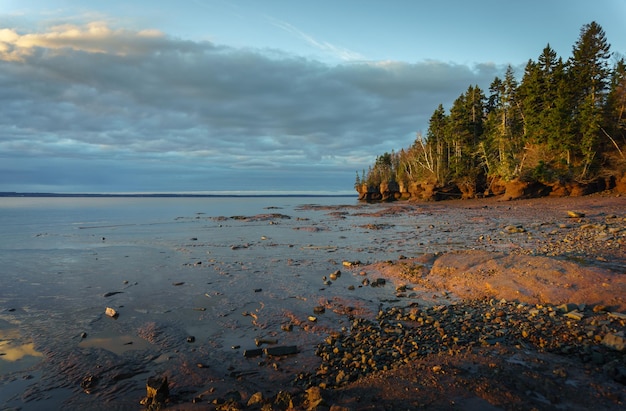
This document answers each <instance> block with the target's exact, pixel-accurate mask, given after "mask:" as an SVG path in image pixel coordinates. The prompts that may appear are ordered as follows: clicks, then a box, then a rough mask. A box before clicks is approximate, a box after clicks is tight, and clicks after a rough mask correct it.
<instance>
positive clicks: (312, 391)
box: [306, 387, 324, 409]
mask: <svg viewBox="0 0 626 411" xmlns="http://www.w3.org/2000/svg"><path fill="white" fill-rule="evenodd" d="M306 394H307V395H306V402H307V408H308V409H315V407H317V406H319V405H323V403H324V398H323V397H322V389H321V388H320V387H311V388H309V389H307V390H306Z"/></svg>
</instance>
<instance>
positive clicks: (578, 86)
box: [357, 22, 626, 196]
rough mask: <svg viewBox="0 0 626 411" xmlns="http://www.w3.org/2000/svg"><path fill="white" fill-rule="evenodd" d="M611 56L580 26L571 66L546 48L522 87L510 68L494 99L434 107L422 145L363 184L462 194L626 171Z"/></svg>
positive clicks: (624, 120) (625, 102)
mask: <svg viewBox="0 0 626 411" xmlns="http://www.w3.org/2000/svg"><path fill="white" fill-rule="evenodd" d="M609 49H610V46H609V44H608V43H607V41H606V38H605V34H604V31H603V30H602V28H601V27H600V26H599V25H598V24H597V23H595V22H592V23H590V24H587V25H585V26H583V27H582V28H581V31H580V37H579V39H578V41H577V42H576V44H575V45H574V46H573V53H572V56H571V57H570V58H569V59H568V60H567V62H564V61H563V59H562V58H560V57H558V56H557V54H556V52H555V51H554V50H553V49H552V48H551V47H550V45H549V44H548V45H547V46H546V47H545V48H544V49H543V50H542V52H541V54H540V55H539V57H538V60H537V61H533V60H529V61H528V63H527V64H526V67H525V70H524V74H523V77H522V80H521V82H520V83H518V82H517V80H516V78H515V75H514V72H513V69H512V67H510V66H509V67H507V70H506V73H505V75H504V78H502V79H501V78H498V77H496V78H495V79H494V81H493V82H492V83H491V85H490V88H489V92H490V94H489V97H488V98H486V97H485V95H484V94H483V92H482V90H480V88H479V87H478V86H470V87H468V89H467V90H466V92H465V93H463V94H461V95H460V96H459V97H458V98H457V99H456V100H455V101H454V103H453V104H452V107H451V108H450V110H449V112H448V114H446V112H445V111H444V108H443V106H442V105H441V104H440V105H439V106H438V107H437V109H436V110H435V112H434V113H433V115H432V116H431V118H430V120H429V125H428V131H427V134H426V137H425V138H424V137H422V136H421V135H419V134H418V136H417V138H416V140H415V142H414V143H413V145H412V146H411V147H409V148H408V149H406V150H404V149H402V150H401V151H400V152H399V153H395V152H393V151H392V152H391V154H389V153H384V154H383V155H381V156H379V157H377V158H376V163H375V164H374V166H373V167H372V166H371V167H370V169H369V171H368V173H367V175H365V174H364V175H363V177H362V178H361V179H360V182H361V184H363V183H364V182H367V184H370V185H376V184H380V183H381V182H383V181H385V182H391V181H394V180H395V181H396V182H401V183H403V184H406V183H409V182H411V181H422V182H426V181H428V182H429V183H432V182H434V183H435V184H437V186H438V187H439V188H443V187H447V186H449V185H450V184H455V185H456V186H457V187H458V188H459V189H460V190H461V191H462V193H463V195H464V196H466V195H468V194H469V195H471V193H472V192H474V193H475V192H476V191H475V190H474V191H473V189H472V187H471V186H472V185H474V188H475V189H480V188H481V187H479V186H478V185H477V184H478V183H479V182H480V184H484V183H486V182H489V181H497V180H511V179H515V178H523V179H526V178H530V179H532V180H535V181H541V182H544V183H548V184H550V183H552V182H555V181H557V180H563V179H565V180H569V179H574V178H578V179H583V180H584V179H589V178H593V177H598V176H601V174H600V171H601V170H602V169H601V167H607V165H608V166H609V167H611V164H612V165H613V167H614V166H615V165H621V167H622V168H623V169H625V170H626V158H625V153H626V63H625V62H624V59H621V60H619V61H617V62H616V64H615V66H614V67H613V69H612V70H611V69H609V65H608V58H609V57H610V56H611V54H610V53H609ZM605 169H606V168H605ZM484 177H487V178H488V179H489V180H487V181H485V180H484V179H483V178H484ZM605 178H606V177H605ZM358 181H359V178H358V175H357V182H358ZM605 181H609V180H606V179H605ZM489 184H490V186H491V182H489ZM482 188H487V187H486V186H484V185H483V186H482Z"/></svg>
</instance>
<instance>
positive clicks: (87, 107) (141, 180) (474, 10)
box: [0, 0, 626, 194]
mask: <svg viewBox="0 0 626 411" xmlns="http://www.w3.org/2000/svg"><path fill="white" fill-rule="evenodd" d="M592 21H596V22H597V23H598V24H600V26H601V27H602V28H603V29H604V31H605V33H606V37H607V40H608V42H609V44H611V51H613V52H614V53H616V54H617V55H618V56H624V55H626V24H625V22H626V1H623V0H596V1H593V2H591V1H588V0H525V1H506V0H497V1H496V0H484V1H483V0H477V1H474V2H469V1H466V0H432V1H425V0H424V1H422V0H385V1H382V0H381V1H372V0H341V1H340V0H316V1H308V0H307V1H299V0H290V1H287V0H265V1H262V0H254V1H253V0H233V1H226V0H171V1H166V0H133V1H127V0H97V1H96V0H0V191H17V192H58V193H81V192H82V193H164V192H176V193H188V192H193V193H206V192H219V193H244V192H245V193H247V192H257V193H267V192H297V193H326V194H343V193H351V192H353V185H354V182H355V178H356V174H357V173H358V174H361V172H362V170H367V168H368V167H369V166H370V165H372V164H373V162H374V161H375V159H376V156H378V155H380V154H383V153H385V152H391V151H392V150H395V151H399V150H400V149H402V148H407V147H409V146H410V145H411V144H412V143H413V142H414V140H415V138H416V136H417V135H418V133H421V134H426V131H427V129H428V119H429V118H430V116H431V115H432V113H433V112H434V110H435V109H436V108H437V106H438V105H439V104H443V106H444V108H445V109H446V110H448V109H449V108H450V106H451V104H452V102H453V101H454V100H455V99H456V98H457V97H458V96H459V95H461V94H463V93H464V92H465V91H466V90H467V88H468V87H469V86H470V85H478V86H479V87H481V88H482V89H483V90H485V91H487V90H488V88H489V84H490V83H491V82H492V81H493V79H494V78H495V77H496V76H498V77H503V76H504V72H505V70H506V68H507V66H508V65H510V66H511V67H513V69H514V70H515V73H516V76H517V78H518V79H521V76H522V75H523V70H524V66H525V64H526V63H527V62H528V61H529V60H530V59H532V60H537V58H538V57H539V55H540V54H541V51H542V50H543V49H544V47H545V46H546V45H548V44H549V45H550V46H551V47H552V49H554V50H555V51H556V52H557V54H558V55H559V56H560V57H562V58H563V59H564V60H566V59H567V58H569V57H570V56H571V52H572V47H573V46H574V45H575V43H576V41H577V40H578V38H579V35H580V30H581V28H582V27H583V25H585V24H588V23H591V22H592Z"/></svg>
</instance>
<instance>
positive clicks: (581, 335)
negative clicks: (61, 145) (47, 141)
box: [0, 193, 626, 410]
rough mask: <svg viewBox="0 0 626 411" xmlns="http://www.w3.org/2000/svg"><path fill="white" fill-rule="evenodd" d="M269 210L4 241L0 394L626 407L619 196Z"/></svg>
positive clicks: (44, 401) (65, 404)
mask: <svg viewBox="0 0 626 411" xmlns="http://www.w3.org/2000/svg"><path fill="white" fill-rule="evenodd" d="M194 207H195V206H194ZM272 210H273V211H274V210H275V208H273V207H272ZM273 211H272V212H269V213H268V212H264V213H263V214H258V215H253V216H246V215H241V216H235V217H223V216H213V215H205V214H193V215H186V214H185V215H182V216H181V217H180V218H176V219H175V220H174V221H168V222H167V223H165V224H145V225H138V226H135V225H127V226H114V227H108V226H104V227H100V226H98V227H93V228H79V229H78V230H72V231H68V232H61V233H56V232H55V231H50V232H47V233H45V235H36V236H34V238H33V239H29V241H34V242H36V244H37V245H38V247H41V246H39V244H42V245H47V244H48V243H53V242H54V243H56V242H58V241H66V242H68V244H74V243H77V244H81V246H82V247H84V249H83V248H76V246H75V245H72V247H74V248H71V249H64V248H60V249H58V250H54V251H50V252H48V251H46V253H44V254H43V256H44V257H47V256H50V257H51V258H46V259H42V258H39V259H24V258H20V255H21V254H20V253H14V252H13V253H12V252H7V256H9V257H11V259H7V263H11V264H13V265H14V266H15V269H14V270H11V271H10V272H8V273H7V275H8V279H7V283H6V286H7V292H6V294H5V297H4V299H3V300H2V304H3V306H6V307H5V308H4V309H3V311H1V313H2V318H3V321H4V322H2V323H0V326H1V327H0V331H2V330H4V331H3V332H4V334H2V335H5V338H6V339H7V342H6V344H4V345H2V346H1V347H0V349H1V352H2V353H4V354H5V355H4V357H7V358H8V357H10V356H11V355H13V354H15V353H17V350H18V349H19V350H21V351H19V353H20V354H19V355H21V356H22V358H23V359H22V360H20V362H8V361H5V362H4V363H6V364H9V365H10V366H13V367H15V370H14V371H12V370H3V372H4V374H3V375H1V376H0V383H2V384H1V385H0V393H5V394H7V395H6V398H7V399H6V400H5V401H6V402H5V403H4V405H3V406H6V407H7V408H11V407H14V408H21V409H23V410H29V409H41V408H42V407H48V408H50V407H52V408H63V409H99V408H102V409H110V408H117V409H141V408H146V407H147V408H153V409H154V408H158V407H161V408H166V409H185V410H186V409H189V410H193V409H199V410H205V409H219V410H237V409H279V410H282V409H288V408H291V409H303V410H304V409H318V410H324V409H334V410H342V409H344V410H367V409H383V410H384V409H388V410H396V409H409V410H413V409H415V410H418V409H434V410H438V409H441V410H448V409H465V410H474V409H475V410H484V409H487V410H489V409H503V410H528V409H538V410H543V409H574V410H576V409H580V410H583V409H584V410H586V409H600V410H618V409H623V408H624V405H625V402H626V385H625V384H626V351H625V347H624V345H625V339H624V338H625V336H624V334H625V333H626V251H625V245H626V198H624V197H619V196H616V195H614V194H611V193H603V194H598V195H593V196H585V197H570V198H541V199H529V200H515V201H499V200H498V199H497V198H488V199H480V200H468V201H444V202H428V203H410V202H396V203H379V204H354V203H353V204H347V205H315V204H308V205H306V204H305V205H301V206H298V207H296V208H293V209H277V212H273ZM294 217H295V218H294ZM81 227H82V226H81ZM66 238H67V239H68V240H65V239H66ZM64 244H65V243H64ZM42 248H43V247H42ZM37 252H38V251H37ZM52 257H53V258H52ZM27 274H28V275H30V276H31V277H28V276H27ZM12 276H13V277H12ZM27 279H28V280H27ZM44 282H45V284H46V291H47V294H46V295H44V297H45V298H44V299H43V300H42V298H41V295H40V298H38V299H34V298H30V297H29V296H30V295H31V293H30V291H28V290H30V289H31V288H32V289H33V290H35V291H37V292H39V290H41V289H42V288H41V285H42V284H44ZM49 301H52V302H53V303H48V302H49ZM107 307H111V308H114V309H115V310H116V312H118V313H119V317H118V318H113V317H110V316H107V315H106V314H105V308H107ZM51 309H52V310H51ZM50 313H52V314H54V315H50ZM61 314H62V315H61ZM18 342H19V343H20V344H21V345H18V344H17V343H18ZM29 350H30V351H29ZM25 359H28V360H29V361H31V360H32V364H31V362H25ZM152 377H155V378H152ZM165 378H167V380H166V381H167V387H168V390H167V391H168V392H167V393H166V394H167V395H165V394H163V395H161V396H160V398H159V401H158V403H154V402H150V401H144V405H141V404H140V400H141V399H142V397H143V396H145V395H146V394H147V389H146V388H147V387H146V383H147V380H149V381H153V382H154V381H157V382H159V384H156V385H155V384H153V386H152V387H151V388H154V389H155V390H158V388H159V387H163V386H165V384H163V383H164V381H165ZM155 387H156V388H155Z"/></svg>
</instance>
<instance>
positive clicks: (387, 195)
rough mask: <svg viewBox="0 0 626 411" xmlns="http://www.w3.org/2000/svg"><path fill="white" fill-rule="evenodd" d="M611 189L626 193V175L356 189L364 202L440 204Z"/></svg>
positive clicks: (401, 185) (570, 195) (387, 185)
mask: <svg viewBox="0 0 626 411" xmlns="http://www.w3.org/2000/svg"><path fill="white" fill-rule="evenodd" d="M606 190H610V191H613V192H614V193H615V194H626V174H619V175H613V176H607V177H604V178H597V179H596V180H593V181H590V182H588V183H578V182H563V183H561V182H556V183H550V184H544V183H540V182H537V181H535V182H527V181H522V180H512V181H501V180H492V181H490V182H488V183H486V184H485V185H484V186H477V185H471V184H450V185H448V186H445V187H440V186H438V185H437V184H436V183H435V182H411V183H408V184H406V183H397V182H395V181H392V182H387V183H382V184H380V185H378V186H375V185H367V184H361V185H359V186H357V187H356V191H357V192H358V193H359V200H361V201H372V202H378V201H396V200H411V201H439V200H453V199H464V200H466V199H472V198H479V197H494V196H495V197H497V196H500V197H501V199H502V200H516V199H522V198H537V197H547V196H552V197H578V196H582V195H588V194H592V193H597V192H601V191H606Z"/></svg>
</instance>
